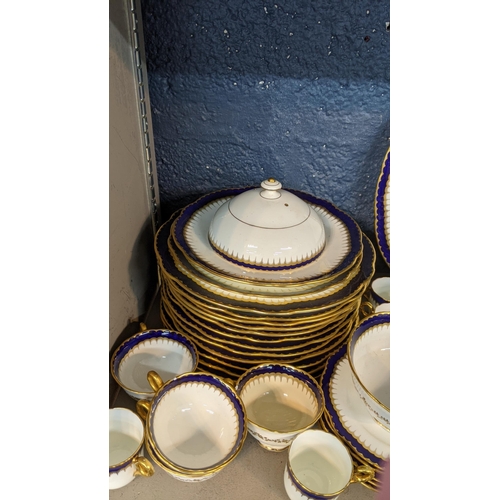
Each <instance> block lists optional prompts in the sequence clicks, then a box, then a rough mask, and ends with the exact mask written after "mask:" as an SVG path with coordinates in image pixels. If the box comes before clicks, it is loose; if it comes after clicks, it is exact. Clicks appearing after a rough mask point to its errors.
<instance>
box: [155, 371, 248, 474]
mask: <svg viewBox="0 0 500 500" xmlns="http://www.w3.org/2000/svg"><path fill="white" fill-rule="evenodd" d="M189 382H200V383H205V384H210V385H212V386H214V387H216V388H217V389H219V390H221V391H222V392H223V393H224V394H225V395H226V396H227V397H228V398H229V400H230V401H231V403H232V405H233V408H234V409H235V410H236V413H237V414H238V437H237V438H236V441H235V443H234V445H233V447H232V449H231V451H230V452H229V453H228V454H227V455H226V457H225V458H224V459H222V460H221V461H220V462H218V463H216V464H213V465H211V466H210V467H207V468H204V469H191V470H210V469H213V468H217V467H220V466H221V465H223V464H224V463H226V462H227V461H228V460H230V459H231V458H232V457H233V455H234V454H235V453H236V452H237V450H238V449H239V447H240V445H241V441H242V440H243V438H244V437H245V434H246V427H247V426H246V412H245V407H244V406H243V403H242V402H241V400H240V398H239V396H238V395H237V394H236V392H235V391H234V390H233V389H231V387H230V386H229V385H228V384H226V383H225V382H223V381H222V380H221V379H220V378H219V377H217V376H215V375H212V374H210V373H203V372H200V373H186V374H183V375H179V376H178V377H176V378H174V379H172V380H170V381H169V382H167V383H166V384H164V385H163V386H162V387H161V388H160V390H159V391H158V392H157V394H156V395H155V397H154V398H153V401H152V404H151V410H150V411H149V412H148V428H149V430H150V435H151V440H152V442H153V444H154V446H155V447H156V448H157V450H158V453H160V451H159V446H158V442H157V440H156V438H155V434H154V428H153V426H152V420H153V418H154V415H155V412H156V410H157V408H158V404H159V403H160V401H161V399H162V398H163V396H164V395H165V394H167V393H168V392H169V391H171V390H172V389H174V388H175V387H177V386H179V385H181V384H185V383H189ZM161 456H162V458H164V459H165V461H166V462H167V463H168V462H169V460H168V459H166V457H163V455H161ZM172 463H174V462H172ZM175 465H176V466H178V467H181V466H180V465H178V464H175Z"/></svg>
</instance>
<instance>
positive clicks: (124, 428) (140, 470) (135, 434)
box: [109, 408, 154, 490]
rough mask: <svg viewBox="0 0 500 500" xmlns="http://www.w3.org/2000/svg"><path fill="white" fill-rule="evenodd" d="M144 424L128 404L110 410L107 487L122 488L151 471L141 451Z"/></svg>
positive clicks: (147, 475) (151, 472) (149, 464)
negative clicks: (128, 407)
mask: <svg viewBox="0 0 500 500" xmlns="http://www.w3.org/2000/svg"><path fill="white" fill-rule="evenodd" d="M144 438H145V432H144V424H143V423H142V420H141V419H140V418H139V417H138V416H137V415H136V414H135V413H134V412H133V411H131V410H128V409H127V408H111V409H110V410H109V489H110V490H115V489H117V488H121V487H123V486H125V485H127V484H129V483H130V482H131V481H133V480H134V479H135V477H136V476H144V477H150V476H152V475H153V474H154V469H153V466H152V465H151V463H150V462H149V460H148V459H147V458H145V457H144V456H143V455H144Z"/></svg>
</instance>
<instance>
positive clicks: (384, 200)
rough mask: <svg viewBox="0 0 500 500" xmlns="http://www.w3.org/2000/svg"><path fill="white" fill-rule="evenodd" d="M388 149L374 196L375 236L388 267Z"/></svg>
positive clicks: (389, 239)
mask: <svg viewBox="0 0 500 500" xmlns="http://www.w3.org/2000/svg"><path fill="white" fill-rule="evenodd" d="M390 155H391V153H390V149H388V150H387V153H386V155H385V158H384V161H383V163H382V170H381V172H380V176H379V179H378V182H377V190H376V194H375V234H376V235H377V243H378V246H379V248H380V253H381V254H382V257H383V258H384V260H385V262H386V263H387V265H388V266H390V260H391V259H390V257H391V255H390V254H391V234H390V215H391V213H390V212H391V211H390V208H391V203H390V160H391V156H390Z"/></svg>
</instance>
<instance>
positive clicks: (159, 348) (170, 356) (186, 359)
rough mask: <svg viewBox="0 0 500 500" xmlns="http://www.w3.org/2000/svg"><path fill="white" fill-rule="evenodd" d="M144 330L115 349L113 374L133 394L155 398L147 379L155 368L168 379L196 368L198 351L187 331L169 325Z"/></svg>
mask: <svg viewBox="0 0 500 500" xmlns="http://www.w3.org/2000/svg"><path fill="white" fill-rule="evenodd" d="M141 328H142V331H141V332H139V333H137V334H136V335H134V336H132V337H130V338H129V339H127V340H125V341H124V342H123V343H122V344H121V345H120V346H119V347H118V348H117V349H116V350H115V352H114V353H113V356H112V358H111V374H112V376H113V378H114V379H115V380H116V382H117V383H118V384H119V385H120V386H121V387H122V388H123V390H124V391H125V392H126V393H127V394H128V395H129V396H130V397H132V398H134V399H136V400H139V399H152V397H153V396H154V391H153V390H152V389H151V386H150V384H149V382H148V379H147V374H148V372H150V371H151V370H154V371H156V372H157V373H158V374H159V375H160V377H161V378H162V380H164V381H165V382H166V381H167V380H171V379H173V378H175V377H176V376H178V375H181V374H182V373H187V372H192V371H195V370H196V368H197V366H198V352H197V350H196V346H195V344H194V343H193V342H192V340H190V339H189V338H187V337H186V336H185V335H183V334H181V333H179V332H177V331H173V330H165V329H159V330H158V329H155V330H148V329H147V328H146V326H145V325H144V324H141Z"/></svg>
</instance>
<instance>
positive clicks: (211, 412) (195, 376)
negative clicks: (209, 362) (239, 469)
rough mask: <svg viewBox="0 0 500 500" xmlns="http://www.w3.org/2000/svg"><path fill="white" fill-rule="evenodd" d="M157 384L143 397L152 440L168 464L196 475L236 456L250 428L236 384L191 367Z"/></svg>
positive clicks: (152, 377) (156, 380) (141, 409)
mask: <svg viewBox="0 0 500 500" xmlns="http://www.w3.org/2000/svg"><path fill="white" fill-rule="evenodd" d="M148 380H150V383H151V385H152V387H153V388H156V389H157V390H156V393H155V397H154V398H153V400H151V401H147V400H142V401H138V402H137V409H138V411H139V414H141V415H142V416H143V417H144V418H145V420H146V435H147V439H148V440H149V446H150V447H151V448H152V449H153V450H154V452H155V455H156V457H157V458H158V459H159V460H160V461H161V462H162V463H163V464H165V466H166V467H167V468H168V469H170V470H172V471H174V472H176V473H178V474H180V475H182V476H190V477H198V476H207V475H210V474H212V473H214V472H216V471H218V470H220V469H221V468H222V467H225V466H226V465H227V464H228V463H229V462H231V461H232V460H233V459H234V458H235V457H236V455H237V454H238V453H239V451H240V450H241V447H242V446H243V442H244V440H245V437H246V433H247V418H246V412H245V408H244V406H243V403H242V402H241V400H240V398H239V396H238V395H237V394H236V392H235V390H234V389H233V388H232V387H231V386H230V385H228V384H227V383H226V382H224V381H223V380H222V379H221V378H219V377H217V376H215V375H212V374H210V373H205V372H196V373H186V374H183V375H180V376H178V377H176V378H174V379H172V380H170V381H169V382H166V383H164V384H163V385H161V384H162V381H161V379H160V378H159V377H158V375H157V374H154V372H153V373H152V372H150V374H148Z"/></svg>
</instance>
